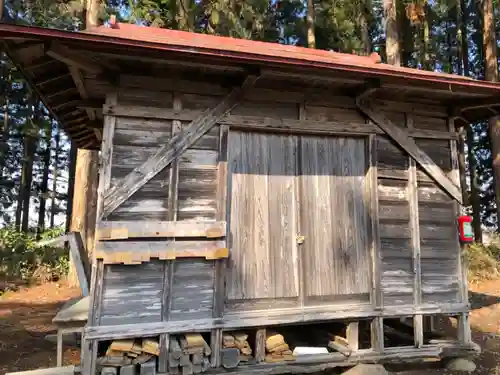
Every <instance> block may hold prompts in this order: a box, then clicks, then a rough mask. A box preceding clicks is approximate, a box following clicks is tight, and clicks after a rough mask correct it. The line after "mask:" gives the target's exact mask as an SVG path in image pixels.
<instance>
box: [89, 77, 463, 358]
mask: <svg viewBox="0 0 500 375" xmlns="http://www.w3.org/2000/svg"><path fill="white" fill-rule="evenodd" d="M132 78H133V77H132ZM121 82H122V87H121V88H122V89H123V90H122V89H120V90H119V94H118V99H117V104H118V105H123V106H132V105H133V106H148V107H155V108H156V109H158V108H159V109H162V108H164V109H169V110H172V108H174V107H173V105H174V100H173V94H172V92H171V91H173V90H179V92H178V93H177V92H176V95H178V98H179V99H180V102H181V104H182V110H188V111H197V110H199V111H202V110H205V109H206V108H210V107H214V106H215V105H216V104H217V103H218V102H219V100H220V99H221V98H222V97H223V96H224V95H225V93H226V91H227V89H225V88H222V87H218V86H217V87H216V88H214V85H210V84H207V83H200V84H198V83H197V84H196V85H181V84H179V83H176V84H174V83H175V82H174V83H172V82H173V81H169V82H170V83H168V84H167V82H163V83H161V82H162V80H161V79H159V80H156V79H155V80H146V81H144V80H143V79H138V78H137V77H135V78H134V79H131V78H130V77H129V79H128V80H122V81H121ZM125 83H126V84H125ZM259 84H264V85H266V84H268V83H259ZM274 85H275V86H276V85H277V83H276V82H274ZM271 86H272V85H271V84H270V83H269V87H267V88H263V87H260V86H258V87H257V88H256V89H255V91H253V92H251V93H249V94H248V97H247V98H246V100H245V101H244V102H243V103H242V104H240V105H239V106H237V107H235V108H234V109H233V110H232V112H231V115H234V116H262V117H263V118H264V117H266V118H268V119H280V120H283V124H284V126H283V128H281V129H279V130H278V131H280V133H278V132H274V133H271V132H269V131H268V130H269V129H266V131H264V132H260V133H259V132H254V131H252V132H250V131H247V130H248V129H243V128H242V127H241V126H239V127H238V129H239V130H238V131H236V130H235V129H234V128H231V129H230V130H229V136H228V162H227V168H228V173H227V174H228V180H229V184H228V187H229V190H228V191H227V199H228V200H229V201H228V206H227V207H228V211H229V215H228V216H229V217H228V220H227V221H228V229H229V232H230V233H229V234H230V235H229V236H228V238H227V241H228V247H230V249H231V252H230V259H229V261H228V263H227V269H226V270H225V283H224V279H223V277H224V272H223V267H219V268H221V269H220V270H219V271H218V272H220V275H218V276H217V273H216V269H218V267H216V263H215V262H214V261H206V260H204V259H202V258H197V259H194V258H190V259H177V260H176V261H175V262H171V263H168V264H167V263H166V262H164V261H157V260H152V261H150V262H148V263H144V264H141V265H127V266H124V265H105V266H104V270H103V284H102V301H101V302H102V303H101V305H100V307H99V311H100V312H99V314H98V315H99V316H96V321H95V322H94V324H100V325H120V324H127V323H142V322H160V321H162V320H163V321H167V320H174V321H179V320H184V319H205V318H212V317H218V316H220V315H222V314H223V313H239V312H242V311H248V310H255V309H259V310H260V309H269V310H271V309H278V308H282V307H295V308H300V307H301V306H303V305H305V306H306V307H307V306H312V305H327V304H336V305H339V304H349V305H353V304H359V305H361V304H368V303H369V302H370V300H371V301H374V299H373V293H375V292H376V291H375V289H376V288H375V287H374V284H373V283H374V282H373V280H376V279H377V278H378V277H380V279H381V281H380V283H381V290H382V301H376V304H377V305H379V306H380V305H381V306H383V307H384V308H385V307H391V306H399V305H413V303H414V291H415V284H414V280H415V275H414V268H413V266H414V261H413V247H414V246H415V243H412V226H411V225H410V223H411V215H410V204H409V191H408V177H409V173H408V167H409V164H410V163H409V157H408V155H407V154H406V153H405V152H404V151H402V150H401V148H399V146H398V145H396V144H395V143H394V142H392V141H391V140H389V138H388V137H386V136H384V135H381V134H380V133H377V134H372V135H371V136H370V137H371V139H372V141H373V142H372V143H371V144H372V147H373V155H374V156H373V158H374V159H376V160H374V162H375V164H376V168H377V175H376V176H375V175H374V180H373V181H372V182H371V181H368V180H367V173H368V167H369V165H368V163H367V160H368V159H369V158H368V152H369V149H368V142H367V138H354V137H351V136H350V135H349V137H343V136H342V137H340V136H338V135H337V136H317V135H312V134H311V135H308V134H307V133H308V130H309V129H308V127H307V126H306V125H304V124H301V123H300V122H299V121H297V119H299V120H302V121H307V120H311V121H318V122H319V121H330V122H332V123H333V122H338V123H345V124H353V125H354V126H356V127H357V128H358V129H363V126H373V124H366V119H365V118H364V117H363V116H361V115H360V114H359V113H358V112H357V111H356V110H355V105H354V101H353V100H352V99H351V98H345V97H344V98H341V97H335V100H331V99H329V97H326V96H323V97H321V96H320V95H316V96H314V97H311V98H305V99H307V100H308V101H307V103H306V104H304V102H303V101H304V93H303V92H296V91H293V90H294V88H293V87H290V88H287V89H283V88H280V92H279V93H278V92H277V91H274V90H275V88H276V87H274V88H271ZM135 87H138V88H140V89H139V90H136V89H135ZM131 88H133V89H131ZM341 99H343V100H341ZM377 103H379V105H380V106H381V107H383V108H391V110H395V109H394V106H388V105H387V103H386V102H384V100H379V101H378V102H377ZM299 108H300V110H299ZM406 111H408V112H411V115H412V116H413V119H414V121H413V125H414V128H415V130H425V131H430V130H439V131H442V132H447V131H448V127H447V123H446V121H445V115H442V114H441V113H440V112H439V108H438V109H436V108H435V107H433V108H432V111H430V112H429V111H428V108H427V107H425V106H418V105H415V106H413V105H412V106H406V107H404V108H402V109H399V108H398V112H387V116H388V117H389V118H390V119H391V120H392V121H393V122H394V123H395V124H397V125H399V126H402V127H404V126H405V122H404V119H405V116H407V115H408V114H407V113H406ZM428 112H429V113H428ZM435 112H438V113H437V114H435ZM445 112H446V111H444V110H443V113H444V114H445ZM191 113H192V112H191ZM433 116H434V117H433ZM165 118H167V117H165ZM287 119H290V120H292V119H293V120H295V121H296V122H295V123H294V124H295V125H294V126H295V127H296V128H297V130H298V131H297V133H295V134H291V132H290V131H289V129H287V128H286V120H287ZM179 122H180V126H181V128H182V127H184V126H185V125H186V122H181V121H179ZM245 124H246V123H245ZM224 126H228V125H227V124H226V125H224ZM231 126H232V125H231ZM302 126H303V128H300V127H302ZM315 126H319V125H317V124H316V125H315ZM371 129H373V128H371ZM243 130H244V131H243ZM315 130H316V131H318V129H315ZM319 131H321V132H323V133H325V132H327V131H328V129H327V126H326V125H325V126H323V127H322V128H321V129H319ZM220 133H221V128H220V127H219V126H215V127H214V128H213V129H211V130H210V131H208V132H207V133H206V134H204V135H203V136H202V137H201V138H200V139H199V140H198V141H197V142H196V144H195V145H193V146H192V147H190V148H189V149H188V150H187V151H186V152H185V153H184V154H183V155H182V156H181V157H180V158H179V160H178V176H177V177H178V178H177V182H176V184H174V183H173V182H172V183H170V181H174V180H173V179H172V180H171V179H170V178H169V177H170V174H171V168H170V167H167V168H165V170H163V171H162V172H160V173H159V174H158V175H157V176H156V177H155V178H153V179H152V180H151V181H149V182H148V183H147V184H146V185H145V186H143V187H142V188H141V189H140V190H139V191H137V192H136V193H135V194H134V195H133V196H132V197H131V198H130V199H128V200H127V201H126V202H125V203H123V204H122V205H121V206H120V207H119V208H117V209H116V210H115V211H114V212H113V213H112V214H111V215H110V216H109V218H108V220H110V221H113V220H138V221H140V220H208V221H213V220H216V219H217V220H225V219H224V218H222V217H221V216H220V215H221V212H222V211H221V207H222V206H221V205H222V204H223V203H224V202H223V199H222V198H221V188H220V187H218V184H219V183H220V181H218V173H219V172H218V165H219V163H220V161H221V155H219V150H220V149H223V150H224V147H222V148H221V145H220ZM315 134H319V133H315ZM336 134H344V133H339V132H337V133H336ZM365 134H366V133H365ZM171 137H172V120H160V119H144V118H134V117H125V116H124V117H120V116H117V117H116V120H115V126H114V137H113V145H112V146H113V147H112V154H111V158H110V159H111V161H112V165H111V170H110V173H109V174H110V176H111V185H113V184H116V183H119V181H120V179H121V178H123V177H125V176H126V175H127V174H128V173H130V172H131V171H132V170H133V169H134V168H136V167H138V166H140V165H141V164H142V163H143V162H145V161H146V160H147V159H148V158H149V157H150V156H151V155H152V154H154V153H155V152H156V151H157V149H158V148H159V147H161V146H162V145H164V144H165V143H166V142H168V140H169V139H170V138H171ZM417 143H418V145H419V147H421V148H422V149H423V150H424V151H425V152H426V153H428V155H429V156H430V157H431V158H432V159H433V160H434V161H435V162H436V163H437V164H438V165H439V166H440V167H441V168H443V169H444V170H445V172H449V171H451V163H450V152H451V151H450V141H449V140H446V139H433V140H430V139H418V140H417ZM375 155H376V156H375ZM220 175H221V176H223V175H224V173H222V174H220ZM368 177H370V174H368ZM375 180H377V181H376V182H375ZM171 184H172V186H170V185H171ZM371 184H376V185H377V186H376V187H375V186H374V189H375V190H376V194H377V197H378V209H376V210H375V212H377V214H378V218H379V219H378V222H377V224H378V225H373V228H378V229H376V230H378V234H379V237H380V252H381V264H380V267H381V269H380V272H381V275H372V268H373V263H372V262H373V259H372V256H371V247H372V243H371V241H372V240H371V238H372V236H374V235H375V234H373V233H370V230H369V229H368V226H370V227H372V223H371V219H372V217H371V213H370V202H369V201H370V199H367V197H369V196H370V194H368V193H369V192H370V186H371ZM174 190H175V191H174ZM169 191H170V195H169ZM172 191H174V192H175V194H173V193H172ZM372 191H373V190H372ZM169 196H170V198H171V199H169ZM416 196H417V200H414V204H415V203H417V206H418V225H419V228H418V229H419V236H420V252H421V253H420V264H421V275H420V276H421V278H420V279H421V291H422V301H421V302H422V303H423V304H426V303H438V304H439V303H442V302H460V299H459V297H460V295H459V290H460V289H459V282H460V277H461V276H460V268H459V263H458V262H459V260H460V258H459V254H460V252H459V246H458V242H457V236H456V229H455V213H454V205H453V201H452V199H451V198H450V197H449V196H448V195H447V194H446V193H444V192H443V191H442V190H441V189H440V188H439V187H438V186H437V185H436V184H435V183H434V182H433V180H431V179H430V178H429V176H427V175H426V174H425V173H424V172H423V171H422V170H421V169H418V170H417V192H416ZM174 197H177V199H176V200H174V199H173V198H174ZM174 201H175V204H174ZM169 202H170V203H169ZM375 216H376V215H375ZM299 224H300V225H299ZM413 224H415V223H413ZM413 229H415V228H414V227H413ZM413 232H415V230H413ZM224 284H225V285H224ZM217 288H219V289H222V290H225V292H226V294H225V295H223V293H222V294H220V291H219V294H217V293H216V289H217ZM370 294H372V295H370ZM370 297H372V298H370ZM378 299H380V298H378ZM217 302H218V303H217ZM167 305H168V308H167ZM214 306H216V307H214ZM374 306H375V305H374ZM328 308H329V307H328ZM222 310H224V311H222ZM301 311H305V310H301ZM263 314H264V313H263ZM379 323H380V322H378V323H377V324H379ZM217 335H219V336H220V331H214V332H213V336H214V337H218V336H217ZM164 339H165V337H163V340H164ZM165 363H166V362H165ZM164 366H166V364H164Z"/></svg>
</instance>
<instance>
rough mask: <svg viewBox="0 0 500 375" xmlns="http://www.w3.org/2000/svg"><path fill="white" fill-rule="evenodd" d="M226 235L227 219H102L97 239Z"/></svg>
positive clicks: (214, 236) (220, 236) (213, 236)
mask: <svg viewBox="0 0 500 375" xmlns="http://www.w3.org/2000/svg"><path fill="white" fill-rule="evenodd" d="M225 235H226V222H225V221H101V222H99V223H98V224H97V232H96V239H97V240H99V241H105V240H120V239H122V240H123V239H128V238H162V237H202V238H222V237H224V236H225Z"/></svg>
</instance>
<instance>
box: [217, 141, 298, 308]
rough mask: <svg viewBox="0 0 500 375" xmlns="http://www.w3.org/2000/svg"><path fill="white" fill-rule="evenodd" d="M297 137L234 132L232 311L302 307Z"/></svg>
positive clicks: (229, 287) (229, 280)
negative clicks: (299, 258) (300, 295)
mask: <svg viewBox="0 0 500 375" xmlns="http://www.w3.org/2000/svg"><path fill="white" fill-rule="evenodd" d="M297 150H298V149H297V137H295V136H290V135H270V134H256V133H245V132H235V131H231V132H230V135H229V172H230V174H229V176H230V178H229V189H228V191H229V192H230V194H231V208H230V212H231V216H230V219H229V221H230V222H229V227H230V236H229V245H230V248H231V253H230V259H229V265H228V268H229V270H228V274H227V278H226V288H227V303H228V306H227V309H228V310H233V311H234V310H238V309H242V310H249V309H265V308H269V309H271V308H278V307H283V306H290V307H291V306H298V304H299V300H298V297H299V271H298V270H299V268H298V254H297V244H296V235H297V178H296V176H297V161H298V158H297Z"/></svg>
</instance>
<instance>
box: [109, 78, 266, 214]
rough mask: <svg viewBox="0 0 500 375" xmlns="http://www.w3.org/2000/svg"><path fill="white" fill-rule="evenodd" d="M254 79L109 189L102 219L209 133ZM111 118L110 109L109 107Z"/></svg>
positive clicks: (205, 112)
mask: <svg viewBox="0 0 500 375" xmlns="http://www.w3.org/2000/svg"><path fill="white" fill-rule="evenodd" d="M257 79H258V76H255V75H249V76H248V77H247V78H246V79H245V82H244V83H243V85H242V86H241V87H238V88H236V89H234V90H233V91H231V93H229V94H228V95H227V96H226V97H225V98H224V99H222V101H221V102H220V103H219V104H218V105H217V106H216V107H215V108H213V109H207V110H206V111H204V112H203V113H202V114H201V115H200V116H199V117H198V118H197V119H195V120H193V121H191V123H190V124H189V125H188V126H187V127H186V130H185V131H183V132H181V133H178V134H176V135H174V136H173V137H172V138H171V139H170V141H169V142H168V143H167V144H166V145H164V146H162V147H160V148H159V149H158V151H157V152H156V153H155V154H154V155H153V156H151V157H150V158H149V159H148V160H146V162H145V163H144V164H142V165H141V166H139V167H137V168H135V169H134V170H133V171H132V172H131V173H130V174H129V175H127V176H126V177H125V178H124V179H123V180H121V181H119V182H118V183H117V184H116V185H115V186H113V187H112V188H111V189H110V190H109V191H108V192H107V194H106V196H105V198H104V206H103V217H107V216H108V215H109V214H110V213H112V212H113V211H114V210H115V209H116V208H118V207H119V206H120V205H121V204H122V203H123V202H125V201H126V200H127V199H128V198H130V197H131V196H132V195H133V194H134V193H135V192H136V191H137V190H139V189H140V188H141V187H142V186H144V185H145V184H147V183H148V181H150V180H151V179H152V178H153V177H154V176H156V175H157V174H158V173H159V172H161V171H162V170H163V169H164V168H166V167H167V166H168V165H169V164H170V163H171V162H172V161H174V160H175V159H177V158H178V157H180V156H181V155H182V154H183V153H184V152H185V151H186V150H187V149H188V148H189V147H191V146H192V145H193V144H194V143H195V142H196V141H197V140H198V139H200V138H201V137H202V136H203V134H205V133H206V132H207V131H209V130H210V129H211V128H212V127H213V126H214V125H215V124H216V123H217V122H218V121H219V120H220V119H221V118H222V117H224V116H226V114H227V113H229V111H231V109H233V108H234V107H235V106H236V105H237V104H239V102H240V101H241V99H242V98H243V96H244V94H245V93H246V91H247V90H249V89H250V88H252V87H253V86H254V85H255V83H256V82H257ZM110 112H111V115H112V107H111V111H110Z"/></svg>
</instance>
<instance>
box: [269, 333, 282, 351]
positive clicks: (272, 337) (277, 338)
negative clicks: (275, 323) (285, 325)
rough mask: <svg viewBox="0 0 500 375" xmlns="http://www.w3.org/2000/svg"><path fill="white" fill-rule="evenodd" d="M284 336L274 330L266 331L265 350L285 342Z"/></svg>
mask: <svg viewBox="0 0 500 375" xmlns="http://www.w3.org/2000/svg"><path fill="white" fill-rule="evenodd" d="M285 343H286V342H285V338H284V337H283V335H281V334H279V333H276V332H268V333H267V337H266V349H267V351H271V350H273V349H274V348H276V347H278V346H280V345H283V344H285Z"/></svg>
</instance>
